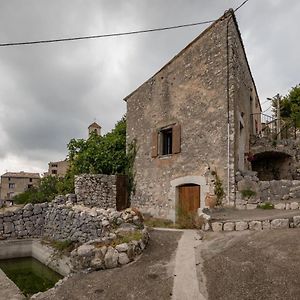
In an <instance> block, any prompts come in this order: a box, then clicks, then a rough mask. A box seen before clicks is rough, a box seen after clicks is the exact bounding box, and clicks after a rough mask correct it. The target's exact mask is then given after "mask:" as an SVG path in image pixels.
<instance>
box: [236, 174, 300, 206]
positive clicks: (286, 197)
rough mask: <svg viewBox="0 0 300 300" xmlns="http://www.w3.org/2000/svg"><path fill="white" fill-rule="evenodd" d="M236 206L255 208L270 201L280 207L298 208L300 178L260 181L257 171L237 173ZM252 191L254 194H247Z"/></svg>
mask: <svg viewBox="0 0 300 300" xmlns="http://www.w3.org/2000/svg"><path fill="white" fill-rule="evenodd" d="M236 182H237V191H236V208H238V209H254V208H256V207H257V205H258V204H260V203H264V202H269V203H273V204H274V205H275V206H276V208H280V209H298V208H299V205H296V204H297V203H298V202H299V201H300V180H283V179H282V180H271V181H259V179H258V177H257V176H256V172H252V171H246V172H244V173H243V174H242V173H241V172H237V174H236ZM245 191H252V192H254V194H253V195H252V196H245V195H243V193H244V192H245Z"/></svg>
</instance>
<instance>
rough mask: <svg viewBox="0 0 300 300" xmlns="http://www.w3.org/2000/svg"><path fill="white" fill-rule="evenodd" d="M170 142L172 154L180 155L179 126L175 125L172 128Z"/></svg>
mask: <svg viewBox="0 0 300 300" xmlns="http://www.w3.org/2000/svg"><path fill="white" fill-rule="evenodd" d="M172 135H173V136H172V140H173V145H172V153H173V154H176V153H180V148H181V126H180V125H179V124H176V125H174V126H173V128H172Z"/></svg>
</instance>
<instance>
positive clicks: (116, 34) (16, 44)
mask: <svg viewBox="0 0 300 300" xmlns="http://www.w3.org/2000/svg"><path fill="white" fill-rule="evenodd" d="M214 21H215V20H210V21H203V22H197V23H189V24H183V25H175V26H169V27H161V28H152V29H145V30H135V31H127V32H118V33H108V34H99V35H88V36H80V37H70V38H60V39H50V40H38V41H28V42H16V43H2V44H0V47H7V46H20V45H33V44H45V43H57V42H67V41H78V40H87V39H98V38H107V37H115V36H125V35H133V34H140V33H147V32H155V31H163V30H170V29H178V28H183V27H191V26H197V25H202V24H209V23H212V22H214Z"/></svg>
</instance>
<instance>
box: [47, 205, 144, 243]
mask: <svg viewBox="0 0 300 300" xmlns="http://www.w3.org/2000/svg"><path fill="white" fill-rule="evenodd" d="M125 223H126V224H131V225H133V226H136V227H142V226H143V225H142V220H141V218H140V217H139V216H138V215H137V213H136V212H135V211H133V210H132V209H126V210H125V211H121V212H119V211H116V210H114V209H111V208H109V209H102V208H96V207H94V208H89V207H86V206H82V205H73V203H72V202H70V201H67V202H66V203H63V204H57V203H51V204H50V205H49V209H48V213H47V215H46V217H45V229H44V236H45V237H48V238H50V239H53V240H66V239H68V240H71V241H78V242H81V243H85V242H87V241H90V240H93V239H97V238H99V237H106V236H109V235H110V233H111V232H113V231H115V230H116V229H117V228H118V227H120V226H122V225H123V224H125Z"/></svg>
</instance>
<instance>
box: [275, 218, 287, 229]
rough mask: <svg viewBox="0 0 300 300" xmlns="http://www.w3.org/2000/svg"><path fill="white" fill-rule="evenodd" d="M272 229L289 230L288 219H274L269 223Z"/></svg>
mask: <svg viewBox="0 0 300 300" xmlns="http://www.w3.org/2000/svg"><path fill="white" fill-rule="evenodd" d="M271 228H272V229H283V228H289V219H275V220H272V221H271Z"/></svg>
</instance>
